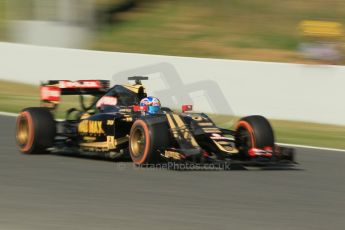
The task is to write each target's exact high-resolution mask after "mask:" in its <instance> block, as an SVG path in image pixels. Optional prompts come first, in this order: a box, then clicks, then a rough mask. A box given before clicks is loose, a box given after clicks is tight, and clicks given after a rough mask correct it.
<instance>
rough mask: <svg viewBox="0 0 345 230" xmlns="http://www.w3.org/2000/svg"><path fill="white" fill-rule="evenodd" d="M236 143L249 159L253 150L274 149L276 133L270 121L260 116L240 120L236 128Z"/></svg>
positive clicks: (243, 154)
mask: <svg viewBox="0 0 345 230" xmlns="http://www.w3.org/2000/svg"><path fill="white" fill-rule="evenodd" d="M235 143H236V147H237V149H238V150H239V151H240V154H242V156H244V157H248V151H249V150H250V149H251V148H265V147H271V148H273V147H274V133H273V129H272V127H271V125H270V123H269V122H268V120H267V119H266V118H265V117H263V116H259V115H253V116H248V117H244V118H242V119H240V120H239V121H238V123H237V126H236V132H235Z"/></svg>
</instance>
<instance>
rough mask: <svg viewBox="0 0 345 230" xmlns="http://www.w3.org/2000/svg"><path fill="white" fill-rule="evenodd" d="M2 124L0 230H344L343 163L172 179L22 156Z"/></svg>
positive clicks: (330, 158)
mask: <svg viewBox="0 0 345 230" xmlns="http://www.w3.org/2000/svg"><path fill="white" fill-rule="evenodd" d="M14 122H15V118H14V117H5V116H1V117H0V127H1V129H0V132H1V133H0V146H1V147H0V149H1V154H0V180H1V181H0V229H10V230H12V229H35V230H40V229H42V230H49V229H59V230H61V229H81V230H86V229H97V230H98V229H124V230H126V229H150V230H155V229H159V230H162V229H198V230H200V229H219V230H224V229H265V230H269V229H274V230H276V229H289V230H292V229H322V230H324V229H332V230H335V229H344V228H345V215H344V214H345V183H344V182H345V153H344V152H334V151H332V152H327V151H321V150H307V149H301V148H299V149H297V154H298V159H297V160H298V162H299V163H300V166H298V167H297V169H296V170H231V171H183V172H181V171H171V170H165V169H138V168H134V167H132V165H131V163H129V162H114V161H106V160H94V159H89V158H80V157H79V158H78V157H66V156H61V155H32V156H28V155H23V154H21V153H19V152H18V150H17V149H16V147H15V142H14V126H15V124H14Z"/></svg>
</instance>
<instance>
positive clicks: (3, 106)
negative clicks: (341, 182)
mask: <svg viewBox="0 0 345 230" xmlns="http://www.w3.org/2000/svg"><path fill="white" fill-rule="evenodd" d="M39 104H40V103H39V88H38V86H33V85H27V84H23V83H17V82H9V81H4V80H0V111H7V112H14V113H17V112H19V111H20V110H21V109H23V108H25V107H30V106H39ZM78 106H79V103H78V101H77V97H74V96H66V97H64V98H63V101H62V103H61V107H60V109H59V110H58V113H57V116H58V117H60V118H62V117H63V115H64V111H66V109H68V108H71V107H77V108H78ZM211 117H212V118H213V119H214V120H215V122H216V123H217V124H219V125H220V126H222V127H224V128H233V127H232V126H233V124H234V123H235V121H236V120H237V119H238V118H237V117H231V116H215V115H211ZM270 122H271V124H272V126H273V129H274V131H275V135H276V141H278V142H283V143H291V144H302V145H312V146H320V147H330V148H341V149H345V126H336V125H326V124H315V123H308V122H295V121H283V120H270Z"/></svg>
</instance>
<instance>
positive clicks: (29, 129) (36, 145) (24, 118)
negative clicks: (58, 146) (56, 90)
mask: <svg viewBox="0 0 345 230" xmlns="http://www.w3.org/2000/svg"><path fill="white" fill-rule="evenodd" d="M55 135H56V124H55V120H54V117H53V115H52V114H51V112H50V111H49V110H48V109H47V108H43V107H31V108H26V109H24V110H22V111H21V112H20V113H19V115H18V117H17V124H16V140H17V144H18V146H19V150H20V151H21V152H22V153H25V154H40V153H46V152H47V151H46V150H47V148H49V147H52V146H53V145H54V138H55Z"/></svg>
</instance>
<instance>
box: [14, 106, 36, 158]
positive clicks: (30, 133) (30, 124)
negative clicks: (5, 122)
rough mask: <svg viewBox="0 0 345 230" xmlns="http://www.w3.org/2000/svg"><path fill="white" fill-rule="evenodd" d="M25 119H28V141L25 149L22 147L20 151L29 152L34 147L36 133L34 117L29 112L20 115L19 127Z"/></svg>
mask: <svg viewBox="0 0 345 230" xmlns="http://www.w3.org/2000/svg"><path fill="white" fill-rule="evenodd" d="M23 118H24V119H26V120H27V122H28V141H27V143H26V144H25V145H24V146H23V147H21V146H20V151H22V152H27V151H28V150H29V149H30V148H31V147H32V144H33V141H34V134H35V133H34V126H33V122H32V117H31V115H30V113H29V112H28V111H24V112H21V113H20V115H19V118H18V119H17V127H18V125H19V121H20V120H21V119H23Z"/></svg>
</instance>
